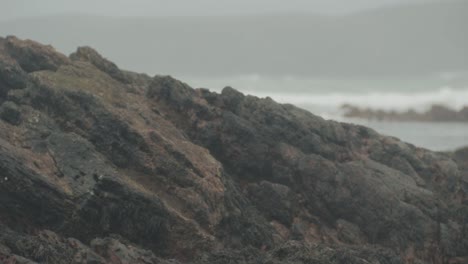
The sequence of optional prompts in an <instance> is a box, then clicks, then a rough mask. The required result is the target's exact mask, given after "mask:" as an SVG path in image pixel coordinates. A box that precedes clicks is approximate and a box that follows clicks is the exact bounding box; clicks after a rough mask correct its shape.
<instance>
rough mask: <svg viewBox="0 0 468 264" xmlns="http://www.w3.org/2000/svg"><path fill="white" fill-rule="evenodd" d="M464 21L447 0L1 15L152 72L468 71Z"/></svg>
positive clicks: (460, 6) (11, 27)
mask: <svg viewBox="0 0 468 264" xmlns="http://www.w3.org/2000/svg"><path fill="white" fill-rule="evenodd" d="M466 25H468V1H446V2H443V3H430V4H413V5H406V6H397V7H391V8H384V9H376V10H371V11H365V12H361V13H355V14H352V15H346V16H318V15H310V14H295V15H293V14H288V15H263V16H260V17H258V16H257V17H254V16H231V17H166V18H161V17H159V18H135V17H128V18H117V17H90V16H57V17H48V18H43V17H42V18H34V19H23V20H15V21H3V22H0V34H1V35H9V34H14V35H18V36H20V37H22V38H31V39H36V40H40V41H42V42H45V43H50V44H52V45H53V46H55V47H57V48H58V49H59V50H61V51H64V52H71V51H72V50H73V49H74V48H75V47H76V46H77V45H92V46H94V47H96V48H97V49H98V50H100V51H101V52H102V53H103V54H105V55H106V56H108V57H110V58H112V59H113V60H115V61H116V62H117V63H119V64H120V65H123V66H124V67H126V68H129V69H132V70H136V71H144V72H148V73H150V74H153V73H171V74H175V73H178V74H198V75H231V74H249V73H258V74H272V75H277V74H294V75H309V76H311V75H312V76H313V75H321V76H324V75H326V76H330V75H331V76H382V75H387V76H402V75H403V76H414V75H426V74H432V73H438V72H451V71H467V70H468V33H467V32H468V29H467V27H466ZM148 51H151V52H150V53H148Z"/></svg>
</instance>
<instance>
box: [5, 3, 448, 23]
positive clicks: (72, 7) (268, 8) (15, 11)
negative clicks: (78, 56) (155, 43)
mask: <svg viewBox="0 0 468 264" xmlns="http://www.w3.org/2000/svg"><path fill="white" fill-rule="evenodd" d="M430 1H434V0H287V1H285V0H0V5H1V9H0V17H1V18H2V19H14V18H18V17H29V16H46V15H57V14H71V13H79V14H93V15H108V16H122V15H126V16H162V15H163V16H186V15H195V16H199V15H229V14H252V13H285V12H289V13H291V12H310V13H328V14H330V13H332V14H341V13H348V12H355V11H359V10H363V9H368V8H376V7H381V6H386V5H392V4H401V3H414V2H430ZM445 1H448V0H445Z"/></svg>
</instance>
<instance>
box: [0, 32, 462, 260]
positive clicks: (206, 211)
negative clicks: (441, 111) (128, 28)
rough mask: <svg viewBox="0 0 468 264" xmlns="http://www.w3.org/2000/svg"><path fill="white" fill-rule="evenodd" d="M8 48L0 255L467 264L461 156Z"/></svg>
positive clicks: (87, 56) (232, 95)
mask: <svg viewBox="0 0 468 264" xmlns="http://www.w3.org/2000/svg"><path fill="white" fill-rule="evenodd" d="M5 41H6V40H4V39H2V40H0V47H1V48H0V56H3V57H5V58H8V59H9V61H6V63H5V64H4V65H7V66H5V67H4V69H7V70H6V71H4V72H7V74H3V75H2V73H4V72H2V71H1V70H2V68H1V67H0V77H1V78H0V85H4V86H3V87H6V88H5V90H4V94H3V97H0V99H2V100H0V102H1V103H2V108H1V109H2V110H1V111H0V112H1V113H3V114H2V119H0V262H2V261H3V262H5V263H59V264H60V263H200V264H201V263H270V264H271V263H391V264H393V263H395V264H396V263H446V262H450V263H466V260H467V256H468V251H467V248H468V239H467V238H468V233H467V230H468V229H467V228H466V223H467V219H468V209H467V208H468V207H467V203H468V202H467V196H466V192H467V189H468V184H467V180H466V179H467V175H468V174H467V170H466V165H465V163H464V162H465V161H466V159H465V155H464V152H463V151H462V150H461V151H458V152H456V153H454V154H449V153H445V154H444V153H433V152H430V151H428V150H425V149H421V148H418V147H415V146H412V145H409V144H406V143H404V142H401V141H399V140H398V139H394V138H389V137H384V136H381V135H379V134H377V133H376V132H375V131H373V130H371V129H369V128H365V127H362V126H354V125H350V124H344V123H338V122H332V121H326V120H324V119H322V118H320V117H317V116H315V115H313V114H311V113H309V112H307V111H304V110H301V109H299V108H296V107H294V106H292V105H281V104H278V103H276V102H274V101H273V100H271V99H269V98H267V99H259V98H256V97H253V96H245V95H243V94H242V93H240V92H238V91H236V90H235V89H233V88H230V87H228V88H226V89H224V90H223V92H222V93H221V94H217V93H212V92H210V91H208V90H206V89H197V90H195V89H192V88H191V87H190V86H189V85H187V84H185V83H183V82H180V81H178V80H176V79H174V78H172V77H169V76H159V75H158V76H155V77H154V78H152V79H150V78H149V77H147V76H145V75H139V74H136V73H130V72H123V71H121V70H119V69H118V68H117V66H115V64H113V63H111V62H109V61H107V60H106V59H104V58H103V57H102V56H101V55H99V54H98V53H97V52H95V51H94V50H92V49H90V48H81V49H79V50H78V51H77V53H75V54H74V55H72V56H71V58H72V59H71V60H68V59H63V58H64V56H63V55H60V54H57V53H55V51H53V50H52V49H51V48H50V47H45V46H41V45H40V44H37V43H35V42H31V41H22V40H19V39H16V38H11V37H10V38H9V40H8V41H9V42H12V43H14V46H15V47H16V48H14V49H12V48H11V47H10V48H5V47H6V46H5V45H6V44H5ZM10 45H12V44H10ZM13 50H16V51H15V52H13ZM31 54H35V55H31ZM60 58H61V59H60ZM0 66H1V65H0ZM12 69H13V70H12ZM9 73H17V74H16V75H14V74H13V75H11V76H12V77H14V78H13V79H8V80H7V79H5V78H9V76H10V74H9ZM11 76H10V77H11ZM2 78H3V79H2ZM12 110H13V111H12ZM15 113H20V114H21V115H20V116H19V119H18V118H16V119H15V118H12V117H15V116H16V117H18V116H17V115H16V114H15ZM15 120H20V122H16V121H15ZM12 124H15V125H12ZM464 261H465V262H464Z"/></svg>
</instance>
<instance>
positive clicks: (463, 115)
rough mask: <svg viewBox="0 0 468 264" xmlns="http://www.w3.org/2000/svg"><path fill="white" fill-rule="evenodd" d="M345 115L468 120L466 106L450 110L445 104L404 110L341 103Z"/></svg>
mask: <svg viewBox="0 0 468 264" xmlns="http://www.w3.org/2000/svg"><path fill="white" fill-rule="evenodd" d="M342 108H343V109H344V111H345V113H344V116H345V117H357V118H364V119H369V120H380V121H382V120H386V121H419V122H468V106H465V107H463V108H462V109H461V110H460V111H456V110H452V109H450V108H448V107H446V106H442V105H433V106H431V108H430V109H429V110H427V111H426V112H423V113H420V112H416V111H414V110H408V111H406V112H396V111H384V110H373V109H361V108H359V107H356V106H352V105H343V106H342Z"/></svg>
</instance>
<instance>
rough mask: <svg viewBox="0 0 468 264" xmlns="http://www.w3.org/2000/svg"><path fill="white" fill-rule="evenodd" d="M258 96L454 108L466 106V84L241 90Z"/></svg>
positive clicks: (336, 104)
mask: <svg viewBox="0 0 468 264" xmlns="http://www.w3.org/2000/svg"><path fill="white" fill-rule="evenodd" d="M244 92H245V93H247V94H251V95H255V96H259V97H267V96H269V97H271V98H272V99H274V100H276V101H278V102H281V103H291V104H295V105H300V106H312V107H314V108H319V107H320V108H327V109H329V108H340V107H341V106H342V105H344V104H351V105H353V106H358V107H362V108H371V109H381V110H395V111H406V110H409V109H414V110H416V111H425V110H427V109H429V108H430V106H431V105H434V104H440V105H444V106H447V107H449V108H451V109H454V110H460V109H461V108H463V107H464V106H468V88H467V89H452V88H450V87H444V88H441V89H439V90H435V91H420V92H415V93H410V92H409V93H404V92H385V91H381V92H368V93H342V92H340V93H328V94H322V93H320V94H313V93H294V94H291V93H277V92H276V93H275V92H272V93H263V92H262V93H259V92H255V91H244Z"/></svg>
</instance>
